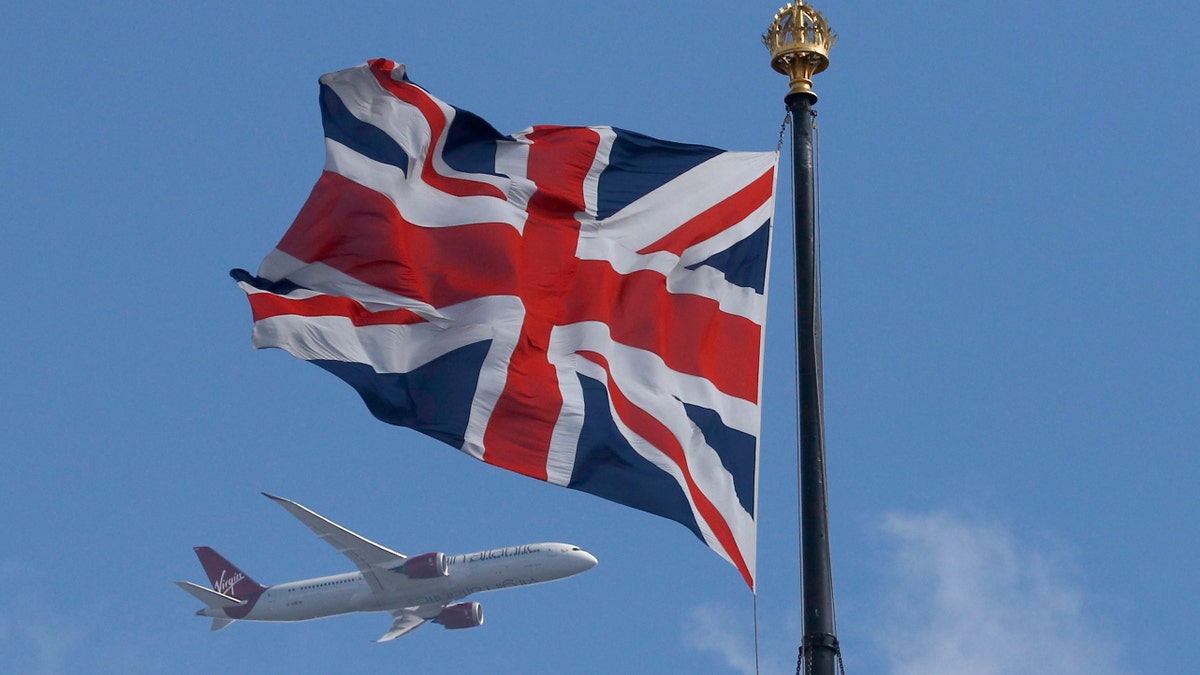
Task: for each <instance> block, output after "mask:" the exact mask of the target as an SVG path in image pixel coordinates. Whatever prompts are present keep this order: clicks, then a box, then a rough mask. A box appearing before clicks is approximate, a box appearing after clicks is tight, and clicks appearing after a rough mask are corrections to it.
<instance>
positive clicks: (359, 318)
mask: <svg viewBox="0 0 1200 675" xmlns="http://www.w3.org/2000/svg"><path fill="white" fill-rule="evenodd" d="M249 298H250V309H251V310H252V311H253V312H254V320H255V321H262V320H263V319H269V318H271V317H275V316H309V317H317V316H337V317H342V318H345V319H349V320H350V322H351V323H352V324H354V325H355V326H384V325H405V324H414V323H424V322H425V319H422V318H421V317H420V316H417V315H416V314H414V313H413V312H411V311H409V310H407V309H389V310H384V311H381V312H372V311H370V310H368V309H367V308H365V307H363V306H362V305H361V304H359V303H358V302H357V301H355V300H352V299H351V298H343V297H336V296H332V295H317V296H313V297H311V298H285V297H282V296H278V295H273V294H271V293H251V294H250V295H249Z"/></svg>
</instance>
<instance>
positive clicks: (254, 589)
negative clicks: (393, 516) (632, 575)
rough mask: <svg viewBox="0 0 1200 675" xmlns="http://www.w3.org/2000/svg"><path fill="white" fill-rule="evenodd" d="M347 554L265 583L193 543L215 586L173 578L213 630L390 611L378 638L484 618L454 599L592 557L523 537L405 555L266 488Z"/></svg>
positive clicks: (524, 582) (566, 569) (566, 570)
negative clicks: (335, 570) (307, 574)
mask: <svg viewBox="0 0 1200 675" xmlns="http://www.w3.org/2000/svg"><path fill="white" fill-rule="evenodd" d="M263 495H264V496H266V497H268V498H270V499H272V500H274V501H275V502H276V503H277V504H279V505H280V506H282V507H283V508H285V509H287V511H288V512H289V513H291V514H292V515H293V516H295V517H296V518H297V519H299V520H300V522H302V523H304V524H305V525H307V526H308V527H309V529H311V530H312V531H313V532H315V533H316V534H317V536H318V537H320V538H321V539H324V540H325V541H327V542H329V544H330V545H332V546H333V547H334V548H335V549H337V551H338V553H341V554H342V555H345V556H346V557H347V558H349V559H350V560H351V561H353V562H354V564H355V566H357V567H358V571H357V572H347V573H345V574H335V575H333V576H327V577H318V578H315V579H304V580H301V581H292V582H289V583H284V584H277V585H274V586H263V585H262V584H259V583H258V582H257V581H255V580H253V579H251V578H250V576H249V575H247V574H246V573H245V572H243V571H242V570H240V569H238V568H237V567H236V566H235V565H234V564H233V563H231V562H229V561H228V560H226V559H225V558H223V557H222V556H221V555H220V554H219V553H217V552H216V551H214V550H213V549H211V548H209V547H207V546H197V547H195V549H194V550H195V551H196V556H197V557H198V558H199V559H200V564H201V566H203V567H204V571H205V572H206V573H207V574H208V579H209V581H210V582H211V583H212V588H208V587H205V586H201V585H200V584H194V583H192V582H190V581H176V582H175V583H176V585H178V586H179V587H180V588H182V589H183V590H185V591H187V592H188V593H190V594H191V595H192V596H194V597H195V598H197V599H198V600H200V601H201V602H203V603H204V604H205V607H204V609H200V610H197V611H196V615H197V616H206V617H211V618H212V620H213V622H212V629H211V630H214V631H217V630H221V629H222V628H225V627H226V626H228V625H229V624H231V623H233V622H234V621H308V620H310V619H320V618H323V617H327V616H336V615H338V614H347V613H350V612H391V614H392V617H393V621H392V626H391V628H389V629H388V631H387V632H386V633H384V634H383V636H382V637H380V638H379V639H378V640H376V642H387V641H389V640H395V639H396V638H398V637H401V636H403V635H407V634H408V633H410V632H412V631H413V630H415V629H416V628H418V627H419V626H421V625H422V624H424V623H425V622H426V621H432V622H434V623H438V624H441V625H442V626H443V627H444V628H448V629H462V628H475V627H477V626H480V625H483V606H482V605H480V604H479V603H478V602H459V601H460V600H462V599H464V598H466V597H467V596H469V595H471V594H474V593H482V592H484V591H494V590H499V589H503V588H517V587H520V586H529V585H532V584H540V583H544V582H547V581H555V580H557V579H564V578H566V577H570V576H574V575H576V574H581V573H583V572H586V571H588V570H590V569H592V568H593V567H595V566H596V558H595V557H594V556H592V554H590V553H588V552H587V551H584V550H583V549H581V548H579V547H578V546H572V545H571V544H559V543H552V542H550V543H540V544H525V545H523V546H510V547H508V548H498V549H493V550H490V551H479V552H477V553H463V554H458V555H446V554H444V553H440V552H434V553H426V554H424V555H418V556H411V557H410V556H405V555H404V554H401V553H397V552H395V551H393V550H391V549H389V548H386V547H384V546H380V545H379V544H376V543H375V542H373V541H371V540H369V539H367V538H365V537H362V536H359V535H357V534H355V533H353V532H351V531H350V530H347V529H346V528H344V527H342V526H341V525H338V524H337V523H335V522H333V521H331V520H329V519H327V518H325V517H324V516H321V515H319V514H317V513H316V512H314V511H311V510H309V509H307V508H305V507H304V506H301V505H300V504H297V503H296V502H294V501H292V500H290V499H284V498H283V497H276V496H275V495H271V494H267V493H266V492H264V493H263Z"/></svg>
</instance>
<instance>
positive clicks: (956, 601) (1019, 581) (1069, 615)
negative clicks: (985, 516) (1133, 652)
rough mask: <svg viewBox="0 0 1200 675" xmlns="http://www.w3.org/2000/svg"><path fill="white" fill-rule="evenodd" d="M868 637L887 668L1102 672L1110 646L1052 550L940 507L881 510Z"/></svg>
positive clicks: (995, 673)
mask: <svg viewBox="0 0 1200 675" xmlns="http://www.w3.org/2000/svg"><path fill="white" fill-rule="evenodd" d="M883 531H884V533H885V534H886V535H887V537H888V539H889V541H890V543H891V544H893V545H894V548H893V549H892V550H891V551H890V552H889V555H888V569H889V574H891V575H893V576H892V578H891V579H890V580H889V588H888V591H887V592H886V593H885V597H884V598H882V602H881V603H880V605H879V611H880V614H879V615H878V616H877V619H878V624H876V627H875V629H876V631H877V632H878V634H877V635H876V636H875V641H876V643H877V645H878V646H879V647H880V649H881V651H882V653H883V655H884V660H885V662H886V663H887V672H889V673H891V675H943V674H944V675H962V674H964V673H970V674H972V675H1006V674H1008V673H1013V674H1021V675H1024V674H1027V673H1056V674H1057V675H1074V674H1076V673H1078V674H1084V673H1086V674H1088V675H1107V674H1116V673H1122V672H1126V671H1124V670H1122V669H1121V667H1120V666H1119V664H1118V663H1117V662H1118V659H1119V657H1120V647H1119V645H1117V644H1116V643H1114V642H1113V641H1111V640H1110V639H1108V638H1107V637H1106V636H1105V635H1104V634H1103V631H1102V630H1101V629H1100V628H1099V627H1098V626H1097V625H1095V624H1096V622H1095V621H1093V620H1091V619H1090V618H1089V617H1088V616H1087V614H1086V610H1085V608H1084V602H1083V597H1082V594H1081V592H1080V591H1079V590H1078V589H1077V588H1076V587H1074V586H1073V585H1072V584H1071V583H1070V581H1069V580H1068V579H1066V578H1065V576H1066V574H1065V571H1064V569H1063V568H1064V567H1065V565H1064V564H1063V563H1062V562H1061V560H1060V559H1058V558H1056V557H1055V556H1054V555H1053V554H1052V553H1053V552H1052V551H1045V550H1039V549H1037V548H1035V547H1033V546H1030V545H1028V544H1024V543H1021V542H1018V541H1016V540H1015V539H1014V537H1013V536H1012V535H1011V534H1010V533H1009V532H1008V531H1007V530H1006V529H1004V528H1001V527H997V526H991V525H981V524H977V523H967V522H964V521H963V520H960V519H958V518H955V517H953V516H950V515H945V514H935V515H890V516H888V517H886V518H885V520H884V525H883Z"/></svg>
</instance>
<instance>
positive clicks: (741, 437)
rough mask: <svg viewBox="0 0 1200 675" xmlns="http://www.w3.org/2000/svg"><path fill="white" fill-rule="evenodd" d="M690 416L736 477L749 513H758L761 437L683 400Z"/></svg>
mask: <svg viewBox="0 0 1200 675" xmlns="http://www.w3.org/2000/svg"><path fill="white" fill-rule="evenodd" d="M683 409H684V410H685V411H686V412H687V416H688V419H690V420H692V423H694V424H695V425H696V426H697V427H699V428H700V433H702V434H704V440H705V442H706V443H708V445H709V447H711V448H712V449H713V450H716V451H717V456H718V457H720V458H721V466H724V467H725V470H726V471H727V472H729V475H730V476H731V477H733V488H734V490H735V491H736V492H737V498H738V502H739V503H740V504H741V505H742V508H744V509H746V513H749V514H750V515H752V516H755V517H757V514H756V513H755V512H754V482H755V480H754V479H755V476H754V472H755V463H756V461H757V457H758V441H757V439H755V438H754V437H753V436H751V435H750V434H747V433H743V432H741V431H738V430H737V429H732V428H730V427H727V426H725V424H724V423H723V422H722V421H721V416H720V415H718V414H717V413H716V412H714V411H712V410H709V409H708V408H701V407H700V406H696V405H690V404H688V403H684V404H683Z"/></svg>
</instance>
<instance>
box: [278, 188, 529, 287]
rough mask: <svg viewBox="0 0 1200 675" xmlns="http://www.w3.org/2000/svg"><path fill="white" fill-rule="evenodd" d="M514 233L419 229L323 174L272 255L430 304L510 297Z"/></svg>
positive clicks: (516, 244) (378, 199)
mask: <svg viewBox="0 0 1200 675" xmlns="http://www.w3.org/2000/svg"><path fill="white" fill-rule="evenodd" d="M520 246H521V236H520V234H519V233H518V232H517V231H516V230H514V229H513V228H512V226H510V225H507V224H504V223H473V224H470V225H458V226H455V227H420V226H417V225H414V224H412V223H410V222H408V221H406V220H404V218H402V217H401V216H400V213H399V212H398V211H396V206H395V205H394V204H393V203H392V202H391V200H390V199H388V198H387V197H385V196H384V195H382V194H380V193H378V192H376V191H374V190H372V189H370V188H366V187H363V186H362V185H359V184H358V183H355V182H354V181H351V180H350V179H348V178H346V177H345V176H342V175H340V174H337V173H332V172H329V171H326V172H325V173H323V174H322V175H321V178H320V180H318V181H317V184H316V186H314V187H313V191H312V194H311V195H309V197H308V201H306V202H305V203H304V207H303V208H301V209H300V213H299V215H297V216H296V221H295V222H294V223H293V224H292V227H291V228H290V229H289V230H288V231H287V234H285V235H284V237H283V240H282V241H280V242H279V246H278V248H279V250H281V251H283V252H284V253H287V254H288V255H291V256H294V257H296V258H299V259H300V260H303V261H305V262H321V263H324V264H326V265H329V266H330V267H333V268H334V269H337V270H339V271H341V272H344V273H345V274H348V275H350V276H352V277H354V278H355V279H358V280H359V281H362V282H364V283H367V284H370V285H372V286H375V287H376V288H381V289H383V290H386V291H390V292H392V293H396V294H397V295H401V296H404V297H406V298H413V299H415V300H420V301H423V302H426V303H429V304H430V305H433V306H434V307H446V306H449V305H453V304H457V303H459V302H462V301H464V300H470V299H473V298H478V297H484V296H489V295H511V294H514V293H515V292H516V283H515V279H516V269H515V262H514V261H515V260H516V259H517V257H518V251H519V250H520Z"/></svg>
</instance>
